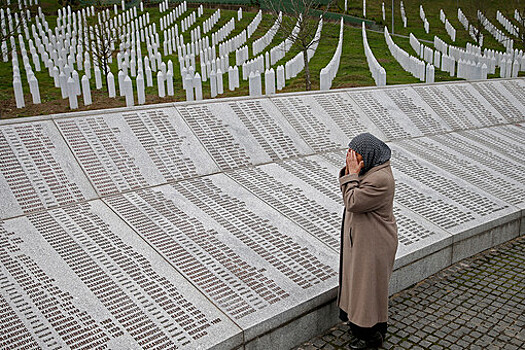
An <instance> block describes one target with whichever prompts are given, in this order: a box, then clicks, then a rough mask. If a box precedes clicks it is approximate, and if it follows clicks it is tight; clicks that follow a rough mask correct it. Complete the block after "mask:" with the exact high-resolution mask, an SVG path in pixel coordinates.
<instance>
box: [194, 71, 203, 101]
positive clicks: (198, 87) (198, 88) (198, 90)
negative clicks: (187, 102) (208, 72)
mask: <svg viewBox="0 0 525 350" xmlns="http://www.w3.org/2000/svg"><path fill="white" fill-rule="evenodd" d="M193 86H194V87H195V100H197V101H200V100H202V80H201V76H200V75H199V72H197V73H195V76H194V77H193Z"/></svg>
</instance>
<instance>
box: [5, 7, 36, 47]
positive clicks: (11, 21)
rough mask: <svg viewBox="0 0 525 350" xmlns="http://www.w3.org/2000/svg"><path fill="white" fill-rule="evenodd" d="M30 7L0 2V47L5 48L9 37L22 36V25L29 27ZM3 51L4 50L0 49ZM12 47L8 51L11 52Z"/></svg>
mask: <svg viewBox="0 0 525 350" xmlns="http://www.w3.org/2000/svg"><path fill="white" fill-rule="evenodd" d="M30 9H31V7H30V6H27V4H26V5H24V4H23V3H22V2H20V3H18V2H15V1H9V0H0V45H4V43H5V45H4V47H7V43H8V42H9V41H10V39H11V37H15V36H16V35H17V34H24V24H25V25H26V26H27V27H29V26H30V22H31V11H30ZM9 46H10V45H9ZM1 49H2V50H4V48H1ZM12 49H13V47H11V48H10V50H8V53H10V52H11V50H12Z"/></svg>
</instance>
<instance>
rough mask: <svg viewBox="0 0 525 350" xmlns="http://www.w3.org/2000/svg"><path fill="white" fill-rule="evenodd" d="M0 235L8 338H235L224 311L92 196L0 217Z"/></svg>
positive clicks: (146, 341)
mask: <svg viewBox="0 0 525 350" xmlns="http://www.w3.org/2000/svg"><path fill="white" fill-rule="evenodd" d="M0 237H1V239H0V241H1V243H0V255H1V256H2V259H1V261H0V267H1V268H0V280H1V283H0V304H2V306H3V307H2V310H3V312H5V313H6V314H8V315H9V317H2V320H0V325H2V326H3V327H2V328H3V329H4V332H5V333H4V334H8V335H10V336H9V337H8V338H9V342H10V346H8V347H18V346H22V345H26V346H27V345H33V346H35V347H38V348H48V349H50V348H106V347H107V348H113V349H116V348H118V349H144V348H148V349H164V348H187V349H196V348H211V347H213V346H217V347H220V348H231V347H235V346H238V345H240V344H241V343H242V333H241V330H240V329H239V328H238V327H237V326H235V325H234V324H233V322H231V320H229V319H228V318H227V317H226V316H225V315H224V314H223V313H222V312H220V311H219V310H218V309H217V308H216V307H215V306H214V305H212V304H211V303H210V302H209V301H208V300H207V299H206V298H205V297H204V296H203V295H202V294H201V293H200V292H199V291H198V290H197V289H195V287H194V286H192V285H191V284H190V283H188V281H186V280H185V279H184V278H183V277H182V276H181V275H180V274H178V273H177V272H176V271H175V270H174V269H173V267H172V266H170V265H169V263H168V262H166V261H165V260H164V259H162V258H161V257H160V256H159V255H158V253H156V252H155V251H154V250H153V249H152V248H151V247H150V246H148V245H147V244H146V243H145V242H144V241H143V240H142V239H141V238H140V237H139V236H137V235H136V233H134V232H132V230H131V229H130V228H129V227H128V226H127V225H126V224H125V223H123V222H122V221H121V220H120V219H119V218H118V217H117V216H116V215H115V214H114V213H113V212H112V211H111V210H110V209H109V208H107V206H105V205H104V204H103V203H102V202H100V201H98V200H97V201H94V202H87V203H83V204H78V205H72V206H68V207H65V208H59V209H51V210H49V211H47V212H40V213H35V214H30V215H28V216H25V217H19V218H14V219H10V220H6V221H4V222H0ZM17 341H18V342H19V343H16V342H17Z"/></svg>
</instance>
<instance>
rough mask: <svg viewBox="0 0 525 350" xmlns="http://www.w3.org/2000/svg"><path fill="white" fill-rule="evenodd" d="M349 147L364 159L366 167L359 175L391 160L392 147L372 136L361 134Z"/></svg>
mask: <svg viewBox="0 0 525 350" xmlns="http://www.w3.org/2000/svg"><path fill="white" fill-rule="evenodd" d="M348 147H349V148H350V149H352V150H354V151H356V152H357V153H359V154H360V155H361V156H362V157H363V162H364V163H365V166H364V167H363V168H362V169H361V172H360V173H359V175H363V174H365V173H366V172H367V171H368V170H370V169H372V168H373V167H376V166H378V165H381V164H383V163H385V162H387V161H388V160H390V154H391V151H390V147H388V146H387V145H386V143H384V142H383V141H381V140H380V139H378V138H377V137H375V136H374V135H372V134H369V133H364V134H359V135H357V136H356V137H354V138H353V139H352V141H350V143H349V144H348Z"/></svg>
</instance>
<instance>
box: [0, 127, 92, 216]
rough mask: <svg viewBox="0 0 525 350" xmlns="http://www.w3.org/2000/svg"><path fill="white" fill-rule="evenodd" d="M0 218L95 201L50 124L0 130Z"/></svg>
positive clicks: (57, 133) (90, 188)
mask: <svg viewBox="0 0 525 350" xmlns="http://www.w3.org/2000/svg"><path fill="white" fill-rule="evenodd" d="M0 147H1V151H0V165H1V166H0V197H1V198H2V205H1V206H0V218H2V219H5V218H9V217H14V216H18V215H22V214H24V213H30V212H34V211H38V210H45V209H49V208H54V207H57V206H60V205H64V204H68V203H74V202H81V201H84V200H87V199H93V198H95V197H96V193H95V191H94V190H93V187H92V186H91V184H90V183H89V181H88V180H87V178H86V176H85V175H84V173H83V172H82V170H81V168H80V167H79V166H78V164H77V163H76V161H75V158H74V157H73V154H71V151H70V150H69V148H68V147H67V144H66V143H65V142H64V140H63V139H62V137H61V136H60V133H59V132H58V130H57V129H56V127H55V125H54V124H53V122H52V121H42V122H33V123H20V124H11V125H2V126H0Z"/></svg>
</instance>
